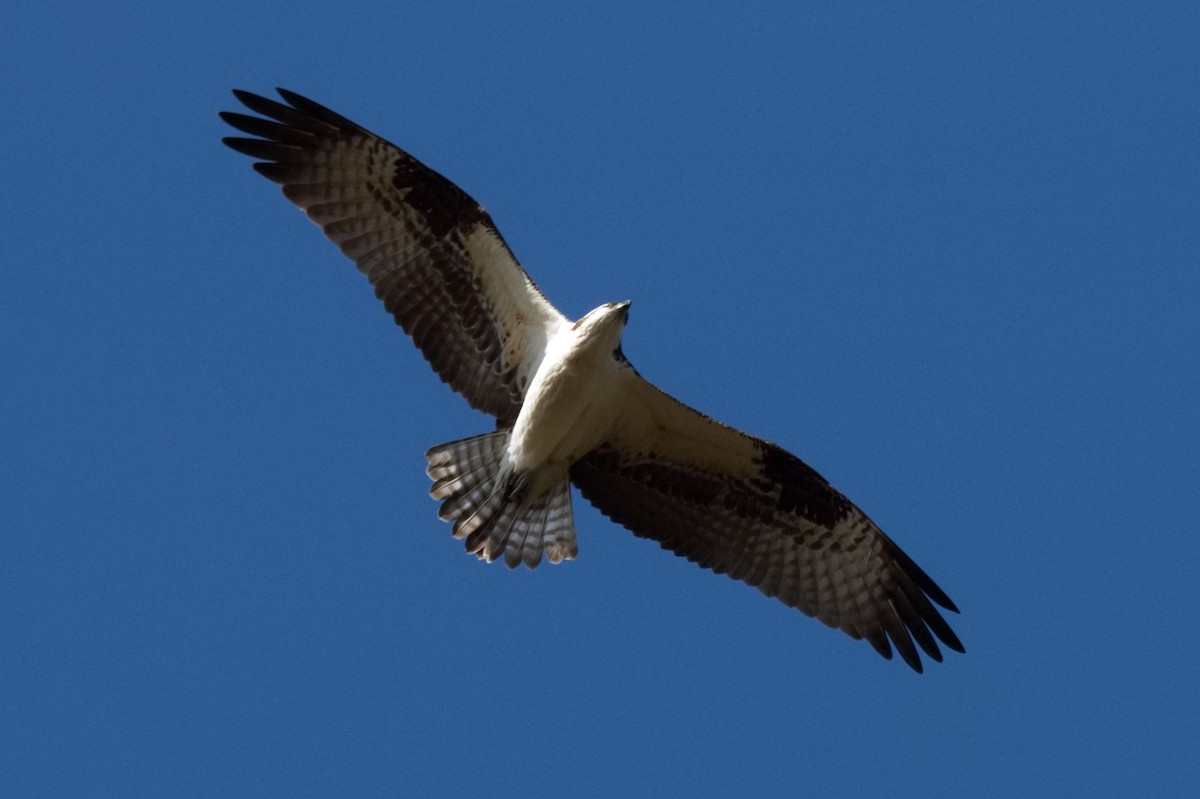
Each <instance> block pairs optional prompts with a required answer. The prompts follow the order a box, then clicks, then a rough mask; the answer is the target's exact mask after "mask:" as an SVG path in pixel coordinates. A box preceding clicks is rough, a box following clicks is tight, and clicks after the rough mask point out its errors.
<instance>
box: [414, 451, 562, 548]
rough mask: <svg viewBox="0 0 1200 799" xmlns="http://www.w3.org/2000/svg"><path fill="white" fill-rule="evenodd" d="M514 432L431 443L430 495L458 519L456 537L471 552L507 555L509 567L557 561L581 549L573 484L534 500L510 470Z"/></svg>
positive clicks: (445, 515)
mask: <svg viewBox="0 0 1200 799" xmlns="http://www.w3.org/2000/svg"><path fill="white" fill-rule="evenodd" d="M508 437H509V431H508V430H497V431H495V432H492V433H485V434H483V435H480V436H475V437H473V438H464V439H460V440H458V441H451V442H449V443H447V444H441V445H438V446H436V447H431V448H430V449H429V451H428V452H426V453H425V458H426V460H427V461H428V464H429V465H428V468H427V469H426V472H427V473H428V475H429V477H430V478H431V479H432V480H433V481H434V482H433V486H432V487H430V489H429V493H430V495H431V496H432V497H433V498H434V499H440V500H443V502H442V506H441V508H440V509H439V510H438V516H439V517H440V518H441V519H443V520H445V521H452V522H454V528H453V533H452V534H453V535H454V537H455V538H465V539H466V549H467V551H468V552H470V553H472V554H473V555H475V556H477V557H479V558H480V559H483V560H487V561H489V562H490V561H493V560H496V559H497V558H499V557H500V556H501V555H503V556H504V562H505V564H506V565H508V566H509V568H516V566H517V565H518V564H521V563H524V564H525V565H526V566H527V567H529V568H531V569H532V568H534V567H536V566H537V565H538V564H539V563H540V562H541V560H542V555H543V554H545V555H546V557H547V558H548V559H549V560H550V562H551V563H559V562H560V561H563V560H568V559H571V558H574V557H575V555H576V553H577V552H578V545H577V544H576V541H575V525H574V521H573V517H572V514H571V487H570V483H569V482H568V481H567V479H566V475H565V474H564V475H563V480H562V482H561V483H559V484H557V485H555V486H554V487H553V488H551V489H550V490H549V491H547V492H546V493H544V494H542V495H541V496H538V497H532V498H530V497H529V496H527V492H525V491H524V490H523V489H524V485H523V483H522V482H521V481H520V480H518V479H515V478H514V476H513V475H511V474H505V469H504V453H505V451H506V449H507V447H508Z"/></svg>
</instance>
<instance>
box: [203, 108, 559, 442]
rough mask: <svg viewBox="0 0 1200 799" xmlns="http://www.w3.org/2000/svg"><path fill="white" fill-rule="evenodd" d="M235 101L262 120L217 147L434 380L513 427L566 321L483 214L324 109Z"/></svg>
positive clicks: (237, 122)
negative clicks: (363, 279)
mask: <svg viewBox="0 0 1200 799" xmlns="http://www.w3.org/2000/svg"><path fill="white" fill-rule="evenodd" d="M279 94H280V96H281V97H282V98H283V99H284V101H286V103H287V105H284V104H282V103H279V102H276V101H274V100H269V99H267V98H265V97H260V96H258V95H256V94H251V93H249V92H243V91H235V92H234V95H235V96H236V97H237V98H238V100H240V101H241V102H242V103H243V104H244V105H245V106H246V107H247V108H249V109H250V110H251V111H255V112H257V113H258V114H261V115H262V117H265V119H264V118H262V117H255V116H248V115H246V114H240V113H233V112H224V113H222V114H221V118H222V119H223V120H225V121H226V122H228V123H229V124H230V125H232V126H233V127H235V128H237V129H238V130H240V131H242V132H244V133H249V134H250V135H252V136H256V137H258V138H241V137H229V138H226V139H224V142H225V144H227V145H229V146H230V147H232V148H233V149H234V150H237V151H238V152H241V153H244V154H246V155H249V156H252V157H254V158H258V159H261V160H260V161H259V162H258V163H255V164H254V168H255V169H256V170H257V171H258V172H259V174H261V175H263V176H265V177H266V178H268V179H269V180H272V181H274V182H276V183H278V184H280V185H281V186H282V187H283V193H284V195H285V196H286V197H287V198H288V199H289V200H291V201H292V202H293V203H295V204H296V205H298V206H299V207H300V208H302V209H304V211H305V212H307V214H308V216H309V217H310V218H311V219H312V220H313V221H314V222H316V223H317V224H318V225H320V226H321V229H322V230H324V231H325V235H326V236H328V237H329V239H330V240H331V241H333V243H334V244H337V245H338V246H339V247H341V249H342V252H343V253H345V254H346V256H347V257H349V258H350V259H351V260H352V261H354V263H355V265H356V266H357V267H358V269H359V270H360V271H361V272H362V273H363V274H364V275H366V276H367V278H368V279H369V280H370V281H371V283H372V285H374V287H375V294H376V296H378V297H379V298H380V299H381V300H382V301H383V304H384V306H385V307H386V308H387V310H388V311H389V312H391V314H392V316H393V317H395V319H396V322H397V323H398V324H399V325H400V326H401V327H402V328H404V330H405V331H406V332H407V333H408V334H409V335H411V336H412V337H413V341H414V342H415V343H416V345H417V346H418V347H419V348H420V349H421V351H422V352H423V353H424V355H425V357H426V358H427V359H428V360H429V362H430V364H431V365H432V366H433V368H434V370H435V371H436V372H437V373H438V375H439V376H440V377H441V378H442V379H443V380H445V381H446V382H447V383H449V384H450V386H451V387H452V388H453V389H454V390H455V391H457V392H458V393H460V394H462V395H463V396H464V397H465V398H466V399H467V402H469V403H470V404H471V406H472V407H474V408H477V409H479V410H481V411H484V412H485V413H489V414H492V415H493V416H495V417H496V418H497V419H498V420H499V421H500V422H501V423H511V422H513V421H514V420H515V419H516V416H517V413H518V412H519V411H520V408H521V402H522V400H523V398H524V395H525V390H526V388H527V387H528V385H529V381H530V380H532V378H533V375H534V373H535V372H536V371H537V367H538V364H540V363H541V359H542V354H543V352H544V350H545V345H546V341H547V340H548V339H549V337H550V336H552V335H553V333H554V332H555V331H556V330H557V329H559V328H560V327H561V326H562V325H566V324H567V323H568V322H567V319H566V318H565V317H564V316H563V315H562V314H561V313H559V312H558V310H557V309H555V308H554V306H553V305H551V304H550V302H549V301H548V300H547V299H546V298H545V297H544V296H543V295H542V293H541V292H540V291H539V290H538V289H537V287H536V286H535V285H534V283H533V281H532V280H530V278H529V275H527V274H526V273H525V270H524V269H522V268H521V266H520V264H518V263H517V260H516V258H514V257H513V255H512V253H511V252H510V251H509V249H508V246H507V245H506V244H505V243H504V239H503V238H501V236H500V233H499V232H498V231H497V230H496V227H495V225H494V224H492V220H491V217H490V216H488V214H487V212H486V211H484V209H483V208H482V207H481V206H480V205H479V203H477V202H475V200H473V199H471V197H469V196H468V195H467V194H466V193H465V192H463V190H462V189H460V188H458V187H457V186H455V185H454V184H453V183H451V182H450V181H448V180H447V179H446V178H444V177H442V176H441V175H439V174H438V173H436V172H434V171H433V170H431V169H429V168H428V167H426V166H425V165H424V164H422V163H420V162H419V161H417V160H416V159H415V158H413V157H412V156H410V155H409V154H407V153H405V152H404V151H403V150H401V149H400V148H398V147H396V146H395V145H392V144H390V143H388V142H387V141H385V140H383V139H382V138H380V137H378V136H376V135H375V134H373V133H371V132H369V131H367V130H366V129H364V128H362V127H360V126H359V125H356V124H355V123H353V122H351V121H350V120H348V119H346V118H345V117H342V116H340V115H338V114H335V113H334V112H332V111H330V110H329V109H327V108H325V107H323V106H321V105H318V104H317V103H314V102H313V101H312V100H308V99H306V98H304V97H301V96H300V95H298V94H295V93H294V92H289V91H286V90H283V89H280V90H279Z"/></svg>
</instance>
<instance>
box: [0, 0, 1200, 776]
mask: <svg viewBox="0 0 1200 799" xmlns="http://www.w3.org/2000/svg"><path fill="white" fill-rule="evenodd" d="M497 5H499V4H493V3H467V2H464V3H429V4H420V5H417V4H409V3H392V2H385V3H358V4H354V5H353V8H352V9H347V8H344V7H342V6H341V5H332V4H331V5H329V6H318V5H315V4H307V5H306V4H300V5H297V4H296V3H294V2H286V3H285V2H276V3H248V4H246V3H222V2H218V3H208V4H204V3H200V4H193V5H191V6H188V5H174V4H172V5H169V6H164V5H163V4H152V5H151V4H147V5H141V4H137V3H115V4H90V3H89V4H85V3H65V4H63V3H54V2H47V3H38V4H34V3H19V4H17V6H19V7H14V6H13V5H12V4H9V5H7V6H6V7H5V10H3V11H0V88H2V92H3V98H4V122H3V124H2V126H0V138H2V139H3V144H4V152H5V153H7V155H6V156H5V157H4V159H3V162H2V164H3V165H2V167H0V174H2V177H3V191H2V192H0V218H2V219H3V231H4V234H3V237H2V238H0V640H2V641H3V647H2V648H0V794H2V795H4V796H14V797H15V796H33V795H43V796H54V795H57V796H66V795H77V796H78V795H93V796H138V795H140V796H167V795H195V796H238V795H240V796H270V795H277V796H285V795H286V796H303V795H313V796H331V795H354V796H376V795H378V796H404V795H408V796H418V795H472V794H475V795H483V794H484V793H485V792H486V793H487V794H490V795H496V794H500V795H503V794H516V793H518V792H519V793H520V794H521V795H528V796H563V795H581V796H584V795H593V796H603V795H620V794H625V795H635V794H641V793H643V792H655V793H660V794H662V793H669V794H674V795H689V796H697V795H725V796H739V795H747V796H748V795H783V794H799V793H803V794H806V795H811V796H826V795H835V794H842V795H866V794H868V792H869V793H871V794H875V795H878V794H879V793H882V792H887V793H890V794H894V795H917V794H935V795H936V794H941V795H975V796H983V795H995V796H1017V795H1029V794H1040V795H1050V794H1059V795H1065V794H1068V793H1079V794H1080V795H1101V794H1112V795H1154V796H1168V795H1185V794H1189V793H1190V792H1189V790H1188V786H1190V788H1191V790H1192V791H1194V790H1195V788H1196V784H1197V779H1198V777H1200V765H1198V762H1200V722H1198V721H1197V719H1198V717H1200V701H1198V695H1197V689H1196V678H1197V675H1198V674H1200V644H1198V643H1197V636H1198V635H1200V620H1198V612H1197V611H1198V606H1197V599H1196V585H1197V582H1198V580H1200V565H1198V564H1200V544H1198V538H1197V531H1196V522H1195V518H1196V504H1197V503H1196V499H1197V496H1196V495H1197V489H1198V486H1200V479H1198V469H1197V461H1198V455H1197V452H1198V450H1200V436H1198V435H1197V395H1198V393H1200V391H1198V389H1200V370H1198V369H1197V361H1198V359H1200V321H1198V313H1197V305H1198V300H1200V276H1198V274H1197V267H1198V263H1200V225H1198V222H1200V103H1198V98H1200V45H1198V44H1197V43H1198V42H1200V5H1197V4H1196V3H1194V2H1187V3H1183V2H1180V3H1152V2H1151V3H1120V4H1116V3H1046V2H1036V3H1034V2H1004V3H994V4H987V5H984V4H964V3H949V2H948V3H937V4H932V3H905V4H897V3H882V2H879V3H842V2H839V3H789V4H785V3H778V4H774V5H755V4H748V3H736V4H735V3H729V4H724V5H713V4H692V5H690V6H688V8H687V9H686V10H684V9H683V8H682V7H677V8H673V9H672V10H666V6H665V4H664V5H663V7H662V10H647V6H648V5H649V4H645V3H631V4H626V3H615V2H607V3H603V4H588V5H586V6H585V5H578V6H576V5H571V4H565V3H549V2H548V3H543V4H506V5H507V8H506V9H505V10H498V9H497V8H496V7H495V6H497ZM899 5H903V6H904V7H903V8H898V6H899ZM168 9H169V10H168ZM275 85H282V86H286V87H289V88H293V89H295V90H297V91H300V92H302V93H305V94H308V95H310V96H311V97H313V98H314V99H317V100H318V101H320V102H323V103H325V104H327V105H329V106H331V107H333V108H334V109H335V110H338V111H340V112H341V113H343V114H345V115H347V116H349V117H351V118H352V119H355V120H357V121H359V122H361V123H362V124H363V125H365V126H367V127H369V128H371V129H373V130H375V131H377V132H378V133H380V134H382V135H385V136H387V137H388V138H390V139H391V140H393V141H395V142H396V143H397V144H400V145H401V146H403V147H405V148H407V149H409V150H411V151H412V152H413V153H414V154H416V155H417V156H418V157H419V158H421V159H423V160H424V161H426V162H427V163H429V164H430V165H432V166H434V167H435V168H436V169H438V170H440V171H442V172H443V173H445V174H446V175H447V176H449V177H451V178H452V179H453V180H455V181H457V182H458V183H459V184H460V185H462V186H463V187H465V188H466V189H467V190H468V191H469V192H471V193H472V194H473V195H474V196H475V197H476V198H478V199H479V200H480V201H481V202H483V203H484V204H485V205H486V206H487V207H488V209H489V210H490V211H491V212H492V214H493V216H494V217H495V219H496V221H497V223H498V224H499V226H500V228H501V230H502V231H503V232H504V234H505V235H506V237H507V238H508V241H509V243H510V244H511V245H512V247H513V249H514V250H515V251H516V253H517V255H518V257H519V258H520V259H521V260H522V262H523V263H524V264H525V265H526V267H527V268H528V269H529V270H530V272H531V273H532V274H533V275H534V277H535V278H536V279H537V280H538V282H539V283H540V285H541V286H542V288H543V289H544V290H545V292H546V293H547V295H548V296H549V297H550V298H551V299H552V300H554V301H555V302H556V303H557V304H558V305H559V306H560V307H561V308H562V309H563V310H564V311H565V312H566V313H568V314H571V315H580V314H582V313H584V312H585V311H587V310H588V309H590V308H591V307H593V306H595V305H597V304H599V303H601V302H603V301H609V300H620V299H626V298H632V299H633V300H634V305H633V314H632V318H631V322H630V326H629V328H628V331H627V335H626V346H625V351H626V352H627V354H628V355H629V357H630V359H631V360H632V361H633V363H634V364H635V365H636V366H637V367H638V369H639V370H640V371H641V372H642V373H643V374H644V375H646V376H647V377H649V378H650V379H652V380H654V381H655V382H657V383H659V384H660V385H661V386H663V387H664V388H665V389H667V390H669V391H671V392H673V393H675V394H676V395H677V396H679V397H680V398H681V399H683V400H684V401H686V402H688V403H689V404H692V405H694V406H696V407H698V408H700V409H702V410H704V411H706V412H708V413H711V414H712V415H714V416H716V417H718V418H720V419H723V420H725V421H727V422H729V423H731V424H734V425H737V426H739V427H742V428H744V429H747V430H749V431H751V432H753V433H756V434H758V435H761V436H764V437H766V438H769V439H772V440H774V441H777V442H778V443H780V444H783V445H784V446H786V447H788V448H789V449H792V450H793V451H795V452H796V453H797V454H799V455H800V456H801V457H803V458H804V459H805V460H807V461H808V462H809V463H810V464H812V465H813V466H814V467H816V468H817V469H818V470H820V471H821V472H822V473H824V474H825V475H826V476H827V477H829V479H830V480H832V481H833V483H834V484H835V485H837V486H838V487H839V488H841V489H842V490H843V491H845V492H846V493H848V494H849V495H850V496H851V497H853V498H854V499H855V500H856V501H857V502H858V503H859V504H860V505H862V506H863V507H864V509H865V510H866V511H867V512H868V513H870V514H871V515H872V516H873V517H874V518H875V519H876V520H877V521H878V522H879V523H880V524H881V525H882V526H883V527H884V529H886V530H887V531H888V532H889V533H890V534H891V535H892V536H893V537H894V538H895V539H896V540H897V541H898V542H900V543H901V545H902V546H904V547H905V549H907V550H908V551H909V552H910V553H911V554H912V555H913V557H914V558H916V559H917V561H918V562H920V563H921V564H922V565H923V566H924V567H925V568H926V569H927V570H928V571H929V572H930V573H931V574H932V575H933V576H934V577H935V578H936V579H937V580H938V581H939V582H940V583H941V584H942V586H943V587H944V588H945V589H946V590H947V591H948V592H949V594H950V595H951V596H952V597H953V598H954V599H955V600H956V601H957V602H958V604H959V605H960V607H961V608H962V610H963V614H962V615H961V617H958V618H956V619H955V624H956V629H957V630H958V631H959V633H960V635H961V636H962V639H963V641H964V642H965V644H966V646H967V649H968V652H967V654H966V655H961V656H960V655H951V656H950V657H949V659H948V661H947V662H946V663H945V664H942V665H937V664H931V665H930V668H929V669H928V670H927V673H926V674H925V675H924V676H922V677H918V676H916V675H914V674H913V673H911V672H910V671H909V670H908V669H906V668H905V667H904V666H903V665H902V664H900V663H899V662H891V663H888V662H885V661H883V660H881V659H880V658H878V657H877V656H876V655H875V654H874V653H873V652H872V651H871V649H870V648H869V647H868V646H866V645H865V644H862V643H858V642H854V641H851V640H849V639H847V638H845V637H844V636H842V635H841V634H840V633H835V632H833V631H830V630H828V629H826V628H825V627H823V626H822V625H820V624H818V623H816V622H814V621H812V620H810V619H807V618H805V617H804V616H802V615H800V614H799V613H797V612H795V611H789V610H788V609H786V608H784V607H783V606H781V605H779V604H778V603H774V602H771V601H767V600H765V599H763V598H762V597H761V596H760V595H759V594H758V593H757V592H756V591H753V590H751V589H748V588H746V587H745V586H742V585H740V584H738V583H735V582H732V581H730V580H727V579H725V578H722V577H715V576H713V575H711V574H708V573H705V572H703V571H701V570H699V569H697V568H695V567H694V566H691V565H690V564H687V563H686V562H684V561H681V560H677V559H676V558H674V557H673V556H671V555H669V554H667V553H664V552H662V551H660V550H659V549H658V548H657V547H656V546H655V545H654V544H652V543H650V542H647V541H642V540H639V539H636V538H634V537H633V536H632V535H630V534H628V533H627V532H625V531H623V530H622V529H620V528H618V527H616V526H614V525H612V524H610V523H609V522H607V521H606V520H605V519H603V518H602V517H601V516H600V515H599V514H598V513H596V512H595V511H593V510H592V509H591V508H590V507H588V506H587V505H586V503H584V502H582V501H579V500H578V499H577V501H576V513H577V522H578V526H579V529H580V558H579V559H578V560H577V561H575V562H573V563H570V564H567V565H563V566H559V567H556V568H550V567H545V566H544V567H542V568H540V569H538V570H537V571H536V572H533V573H530V572H525V571H521V572H509V571H507V570H506V569H505V568H504V567H503V566H502V565H499V564H495V565H492V566H487V565H483V564H480V563H478V562H477V561H475V560H474V559H473V558H470V557H468V556H466V555H464V554H463V552H462V549H461V545H460V544H459V543H458V542H456V541H454V540H452V539H451V538H450V535H449V529H448V527H447V526H446V525H445V524H443V523H441V522H439V521H438V520H437V517H436V504H435V503H434V502H433V501H432V500H430V499H429V498H428V496H427V494H426V491H427V481H426V478H425V475H424V461H423V457H422V453H423V452H424V450H425V448H426V447H427V446H429V445H431V444H434V443H438V442H441V441H445V440H449V439H453V438H457V437H461V436H466V435H470V434H474V433H476V432H481V431H483V430H485V429H487V428H488V421H487V420H486V419H484V418H483V417H481V416H478V415H477V414H474V413H473V412H471V411H470V410H468V409H467V407H466V405H465V403H463V402H462V401H461V400H460V399H459V398H457V397H455V396H454V395H452V394H451V393H450V392H449V391H448V390H447V389H446V388H445V387H444V386H443V385H441V384H440V383H439V381H438V380H437V379H436V378H435V377H434V376H433V374H432V372H430V370H429V369H428V368H427V367H426V365H425V364H424V362H423V360H422V359H421V358H420V356H419V355H418V354H417V352H416V351H415V349H414V348H413V347H412V346H411V345H410V343H409V342H408V341H407V340H406V338H405V337H404V336H403V334H402V333H401V332H400V331H399V330H398V329H396V328H395V327H394V326H393V324H392V322H391V320H390V318H389V317H388V316H387V315H386V314H385V313H384V312H383V311H382V309H381V307H379V305H378V303H377V302H376V300H375V299H374V298H373V296H372V294H371V291H370V289H369V287H368V285H367V284H366V282H365V281H364V280H363V279H362V278H361V277H360V276H359V275H358V274H357V273H356V272H355V271H354V270H353V269H352V267H351V266H350V265H349V264H348V262H345V261H344V260H343V259H342V257H341V256H340V255H339V254H338V253H337V251H336V249H335V248H334V247H333V246H331V245H329V244H328V243H327V242H326V241H325V240H324V238H323V237H322V236H321V235H320V232H319V231H318V229H317V228H316V227H315V226H313V225H312V224H310V223H309V222H308V221H307V220H305V219H304V218H303V216H302V215H301V214H300V213H299V212H297V211H296V210H295V209H293V208H292V207H291V206H290V205H289V204H288V203H286V202H285V201H284V200H283V198H282V197H281V196H280V195H279V193H278V191H277V190H276V189H275V187H273V186H272V185H270V184H268V183H267V182H266V181H264V180H262V179H261V178H259V177H258V176H256V175H255V174H254V173H253V172H252V171H251V170H250V167H249V162H248V159H246V158H245V157H243V156H240V155H237V154H235V153H233V152H232V151H229V150H227V149H225V148H224V147H222V146H221V145H220V144H219V138H220V137H221V136H222V135H225V134H226V133H227V130H226V129H225V127H224V126H223V125H222V123H220V121H219V120H218V119H217V112H218V111H220V110H223V109H231V108H233V107H234V101H233V98H232V97H231V96H230V94H229V90H230V88H232V87H235V86H236V87H242V88H247V89H251V90H255V91H259V92H266V91H269V90H270V89H271V88H272V87H273V86H275ZM1192 795H1194V794H1192Z"/></svg>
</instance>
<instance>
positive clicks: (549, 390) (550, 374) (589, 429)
mask: <svg viewBox="0 0 1200 799" xmlns="http://www.w3.org/2000/svg"><path fill="white" fill-rule="evenodd" d="M573 355H574V353H571V352H570V351H568V352H566V353H565V355H564V354H563V353H561V352H556V351H555V348H553V347H552V348H550V349H549V350H548V352H547V358H546V360H545V361H544V362H543V364H542V367H541V368H540V369H539V370H538V372H537V374H536V375H535V376H534V379H533V381H532V382H531V384H530V387H529V391H528V392H527V393H526V395H525V403H524V405H522V407H521V413H520V414H519V415H518V416H517V421H516V424H515V425H514V426H513V432H512V436H511V438H510V439H509V462H510V464H511V465H512V466H513V468H514V469H515V470H516V471H518V472H520V473H526V474H531V473H534V474H536V473H542V472H543V471H545V472H553V473H554V475H555V477H556V479H561V473H562V472H563V471H564V470H565V469H566V468H567V467H569V466H570V465H571V464H572V463H574V462H575V461H576V460H578V459H579V458H581V457H582V456H583V455H585V454H587V453H588V452H590V451H591V450H593V449H595V448H596V447H597V446H599V445H600V444H601V443H602V442H603V441H604V440H605V438H607V437H608V434H609V432H610V431H611V429H612V426H613V423H614V421H615V418H616V413H617V408H616V403H615V402H614V399H615V398H614V396H613V391H614V388H613V387H614V385H615V383H616V382H617V381H615V380H614V379H613V378H614V377H615V375H614V374H612V372H613V371H615V363H611V362H610V363H605V362H604V361H603V360H600V361H598V362H597V360H596V359H594V358H593V359H583V358H576V357H573ZM552 356H553V357H552ZM547 476H548V477H549V476H550V475H547Z"/></svg>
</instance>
